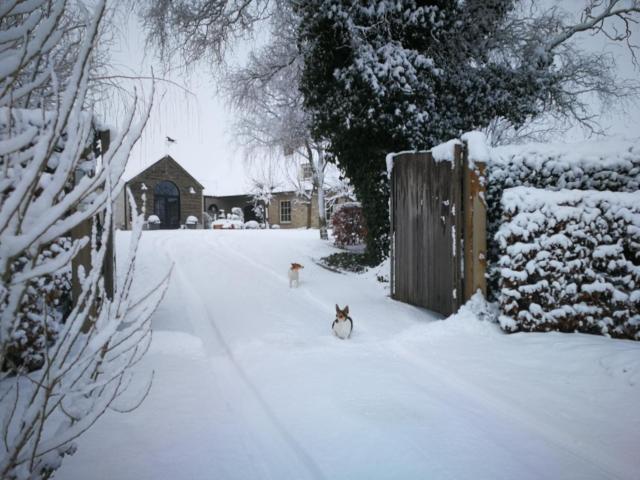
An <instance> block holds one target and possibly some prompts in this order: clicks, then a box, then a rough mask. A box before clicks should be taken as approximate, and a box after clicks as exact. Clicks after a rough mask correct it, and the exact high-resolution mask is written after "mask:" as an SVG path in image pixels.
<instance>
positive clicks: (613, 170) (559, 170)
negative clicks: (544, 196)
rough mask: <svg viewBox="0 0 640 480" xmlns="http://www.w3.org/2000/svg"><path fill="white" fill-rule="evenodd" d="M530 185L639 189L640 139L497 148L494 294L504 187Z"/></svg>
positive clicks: (493, 162) (492, 171)
mask: <svg viewBox="0 0 640 480" xmlns="http://www.w3.org/2000/svg"><path fill="white" fill-rule="evenodd" d="M516 186H526V187H535V188H544V189H547V190H554V191H555V190H559V189H577V190H598V191H614V192H635V191H638V190H640V140H635V141H629V140H607V141H594V142H582V143H579V144H545V143H534V144H528V145H510V146H504V147H497V148H493V149H491V151H490V159H489V161H488V162H487V193H486V196H487V205H488V209H487V213H488V216H487V239H489V246H488V247H489V249H488V263H489V266H490V268H489V275H490V279H489V284H490V290H491V291H493V292H496V287H497V281H498V272H497V271H496V269H495V268H492V267H493V266H495V264H496V262H497V260H498V250H499V247H498V244H497V243H496V242H493V241H492V239H493V238H494V236H495V234H496V232H497V231H498V229H499V227H500V223H501V221H502V216H503V211H502V208H501V203H500V200H501V198H502V194H503V192H504V190H505V189H507V188H511V187H516Z"/></svg>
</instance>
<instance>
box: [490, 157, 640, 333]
mask: <svg viewBox="0 0 640 480" xmlns="http://www.w3.org/2000/svg"><path fill="white" fill-rule="evenodd" d="M631 170H632V169H631V168H629V170H628V171H631ZM596 176H597V175H596ZM607 176H608V177H610V178H611V179H612V180H615V179H617V178H618V177H616V176H614V175H607ZM630 177H632V175H628V176H627V179H626V180H624V181H622V180H621V181H619V183H618V187H619V188H622V187H623V186H624V187H628V186H629V185H630V184H631V182H632V178H630ZM636 178H637V177H636ZM608 184H609V185H611V183H608ZM501 207H502V211H503V223H502V225H501V226H500V228H499V230H498V232H497V234H496V237H495V239H496V241H497V243H498V246H499V252H500V259H499V262H498V274H499V279H498V284H499V293H498V300H499V303H500V310H501V316H500V325H501V327H502V328H503V329H504V330H505V331H507V332H517V331H548V330H560V331H563V332H574V331H580V332H585V333H599V334H603V335H611V336H612V337H619V338H630V339H636V340H639V339H640V192H634V193H614V192H598V191H593V190H591V191H579V190H560V191H557V192H550V191H548V190H541V189H536V188H527V187H516V188H510V189H507V190H505V191H504V194H503V196H502V201H501Z"/></svg>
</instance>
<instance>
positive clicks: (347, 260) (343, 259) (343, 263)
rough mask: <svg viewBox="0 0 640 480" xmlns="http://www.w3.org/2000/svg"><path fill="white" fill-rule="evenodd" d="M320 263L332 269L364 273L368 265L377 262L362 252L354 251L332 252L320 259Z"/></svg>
mask: <svg viewBox="0 0 640 480" xmlns="http://www.w3.org/2000/svg"><path fill="white" fill-rule="evenodd" d="M320 263H321V264H322V265H324V266H326V267H328V268H329V269H331V270H337V271H343V272H353V273H362V272H364V271H366V270H367V267H373V266H375V265H376V264H375V263H371V262H369V261H368V260H367V258H366V257H365V255H363V254H362V253H354V252H338V253H332V254H331V255H328V256H326V257H323V258H321V259H320Z"/></svg>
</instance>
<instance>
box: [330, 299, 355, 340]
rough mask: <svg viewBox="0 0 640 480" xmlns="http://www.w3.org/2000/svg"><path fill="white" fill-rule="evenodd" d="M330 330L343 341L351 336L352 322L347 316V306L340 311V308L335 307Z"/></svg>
mask: <svg viewBox="0 0 640 480" xmlns="http://www.w3.org/2000/svg"><path fill="white" fill-rule="evenodd" d="M331 330H333V333H335V335H336V337H338V338H341V339H343V340H345V339H347V338H349V337H350V336H351V332H352V331H353V320H351V317H350V316H349V305H347V306H346V307H344V309H342V310H340V307H338V305H336V319H335V320H334V321H333V324H332V325H331Z"/></svg>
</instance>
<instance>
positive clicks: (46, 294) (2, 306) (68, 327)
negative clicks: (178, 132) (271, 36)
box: [0, 0, 168, 480]
mask: <svg viewBox="0 0 640 480" xmlns="http://www.w3.org/2000/svg"><path fill="white" fill-rule="evenodd" d="M79 5H80V4H74V8H76V7H77V11H76V12H75V13H76V14H77V13H78V12H80V13H81V14H82V15H81V17H79V18H76V23H75V24H74V25H75V26H74V28H73V29H72V38H70V37H69V36H68V35H69V32H70V29H69V28H67V26H68V23H67V20H68V18H69V17H70V13H69V11H68V9H69V8H71V7H70V6H69V3H68V2H66V1H64V0H54V1H51V0H33V1H30V2H6V3H3V4H2V6H1V7H0V72H1V75H0V78H1V80H0V277H1V279H2V282H1V284H0V411H2V412H3V416H2V418H1V419H0V431H1V432H2V434H1V435H0V444H1V447H2V448H1V451H2V453H0V477H2V478H3V479H4V478H6V479H11V480H13V479H23V478H24V479H26V478H49V477H50V476H51V474H52V472H53V471H55V469H56V468H57V467H58V466H59V464H60V461H61V459H62V457H63V456H64V455H66V454H70V453H73V451H74V449H75V446H74V444H73V442H74V440H75V439H77V438H78V437H79V436H80V435H81V434H82V433H83V432H84V431H86V429H88V428H89V427H90V426H91V425H93V424H94V423H95V421H96V420H97V419H98V418H99V417H100V416H101V415H102V414H103V413H104V412H105V411H106V410H107V409H108V408H110V407H111V406H115V405H116V402H118V401H119V399H120V397H121V394H122V392H123V391H124V390H125V389H126V387H127V386H128V385H129V384H130V381H131V376H132V373H131V367H132V366H133V365H135V363H136V362H137V361H138V360H139V359H140V357H141V356H142V355H143V354H144V352H145V350H146V348H147V346H148V344H149V340H150V329H149V320H150V316H151V314H152V313H153V311H154V309H155V307H156V306H157V304H158V302H159V300H160V299H161V298H162V295H163V293H164V290H165V288H166V285H167V281H168V278H163V279H162V280H161V282H160V283H159V285H158V288H156V289H153V290H151V291H150V292H149V293H148V294H146V295H143V296H142V297H141V298H133V297H132V296H131V295H130V286H131V282H132V278H133V274H134V272H135V263H134V260H135V252H136V246H137V241H138V239H139V237H140V232H141V229H142V218H141V217H137V216H135V217H136V218H134V225H135V227H134V232H133V242H132V245H131V253H130V257H131V258H130V259H129V261H128V263H126V264H125V265H126V271H125V272H123V273H122V275H121V276H120V277H119V278H118V279H117V281H116V286H115V289H113V290H112V289H108V288H107V286H106V282H105V278H104V265H105V263H106V262H107V261H112V259H107V257H106V255H107V250H108V244H109V242H110V236H111V232H112V228H111V214H112V212H111V205H112V203H113V200H114V198H115V196H116V195H117V194H118V193H119V192H120V190H121V189H122V185H123V182H121V181H120V177H121V175H122V173H123V171H124V168H125V164H126V161H127V159H128V156H129V154H130V151H131V149H132V147H133V145H134V144H135V143H136V141H137V140H138V139H139V137H140V134H141V132H142V129H143V128H144V125H145V123H146V119H147V118H148V115H149V109H150V108H151V102H149V104H148V105H147V107H146V108H144V109H142V110H140V108H139V107H140V105H139V102H138V101H137V99H136V102H135V103H134V105H133V107H132V108H131V109H130V111H129V113H128V115H127V116H126V118H125V119H124V122H123V124H122V129H121V132H120V133H119V134H117V135H115V137H113V138H111V141H110V145H109V148H108V149H107V145H106V143H105V137H104V135H102V136H101V135H100V134H99V131H100V127H99V126H98V125H97V124H96V122H95V121H94V117H93V112H91V111H90V110H89V106H90V105H91V104H92V102H91V101H90V99H89V96H90V77H91V70H92V65H93V61H94V50H95V45H96V43H97V39H98V37H99V31H100V26H101V21H102V19H103V15H104V12H105V9H106V0H101V1H97V2H95V3H92V4H91V7H89V6H88V5H81V6H79ZM87 223H90V224H92V228H91V233H90V234H89V235H82V236H78V235H76V234H75V233H74V232H75V231H76V228H77V227H78V226H80V225H86V224H87ZM81 251H88V257H87V258H88V261H87V262H83V263H82V264H78V265H75V262H74V261H75V259H76V258H78V255H79V253H80V252H81ZM71 264H73V265H74V266H76V268H75V269H74V271H71V267H70V265H71ZM72 276H73V277H75V278H77V284H78V285H79V288H78V291H77V292H75V291H74V292H73V294H72V293H71V288H70V285H69V282H70V278H71V277H72ZM143 393H144V392H143ZM119 409H122V408H121V407H119Z"/></svg>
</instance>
